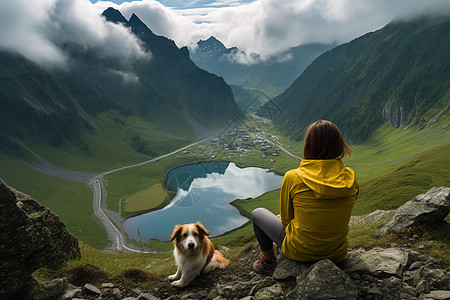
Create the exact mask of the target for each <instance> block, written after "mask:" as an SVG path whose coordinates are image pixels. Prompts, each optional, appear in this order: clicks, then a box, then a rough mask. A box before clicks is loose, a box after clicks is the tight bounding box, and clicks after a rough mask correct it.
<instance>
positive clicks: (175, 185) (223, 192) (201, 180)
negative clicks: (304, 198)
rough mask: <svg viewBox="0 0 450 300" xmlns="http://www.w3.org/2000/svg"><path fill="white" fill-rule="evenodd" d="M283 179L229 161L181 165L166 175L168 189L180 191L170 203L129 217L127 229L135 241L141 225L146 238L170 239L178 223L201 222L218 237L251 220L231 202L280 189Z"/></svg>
mask: <svg viewBox="0 0 450 300" xmlns="http://www.w3.org/2000/svg"><path fill="white" fill-rule="evenodd" d="M282 179H283V177H282V176H279V175H276V174H274V173H273V172H268V170H265V169H261V168H255V167H249V168H243V169H241V168H238V167H236V165H235V164H234V163H229V162H209V163H200V164H192V165H185V166H181V167H178V168H176V169H173V170H172V171H170V173H169V174H168V176H167V180H166V186H167V188H168V189H171V190H176V191H177V194H176V196H175V197H174V198H173V199H172V201H171V202H170V203H169V205H167V206H166V207H165V208H163V209H161V210H158V211H154V212H150V213H146V214H143V215H140V216H136V217H132V218H129V219H127V220H126V221H125V223H124V229H125V232H126V233H127V234H128V235H129V236H130V237H132V238H133V239H135V240H138V236H137V230H138V228H139V232H140V234H141V237H142V240H143V241H147V240H149V239H158V240H161V241H168V240H169V237H170V235H171V233H172V230H173V227H174V226H175V225H177V224H185V223H193V222H196V221H200V222H202V224H203V225H205V227H206V228H207V229H208V230H209V231H210V232H211V235H212V236H217V235H220V234H223V233H225V232H227V231H229V230H232V229H234V228H236V227H239V226H241V225H243V224H244V223H246V222H247V221H248V219H247V218H246V217H244V216H242V215H241V214H239V211H238V210H237V208H235V207H234V206H232V205H230V204H229V203H230V202H232V201H233V200H236V199H246V198H255V197H258V196H260V195H262V194H264V193H266V192H268V191H272V190H276V189H279V188H280V186H281V181H282ZM274 201H277V199H275V200H274Z"/></svg>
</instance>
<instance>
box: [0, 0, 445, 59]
mask: <svg viewBox="0 0 450 300" xmlns="http://www.w3.org/2000/svg"><path fill="white" fill-rule="evenodd" d="M108 7H114V8H116V9H119V10H120V11H121V12H122V14H123V15H124V16H125V18H127V19H129V18H130V16H131V15H132V14H133V13H134V14H136V15H137V16H138V17H139V18H140V19H141V20H142V21H143V22H144V23H145V24H146V25H147V26H148V27H149V28H150V29H151V30H152V31H153V32H154V33H155V34H158V35H163V36H166V37H168V38H170V39H172V40H174V41H175V43H176V44H177V46H178V47H183V46H188V47H189V49H190V50H191V51H194V50H195V46H196V43H197V42H198V41H199V40H200V39H203V40H205V39H207V38H208V37H210V36H212V35H213V36H215V37H216V38H217V39H219V40H220V41H222V42H223V43H224V44H225V46H226V47H238V48H239V49H240V50H243V51H245V52H246V53H248V54H250V53H257V54H259V55H260V56H261V57H262V58H263V59H264V58H267V57H270V56H272V55H276V54H279V53H281V52H283V51H285V50H286V49H288V48H290V47H294V46H298V45H300V44H308V43H338V44H340V43H345V42H348V41H351V40H352V39H355V38H357V37H359V36H361V35H363V34H365V33H367V32H371V31H375V30H378V29H380V28H382V27H383V26H385V25H386V24H387V23H389V22H391V21H392V20H397V19H408V18H412V17H416V16H418V15H421V14H424V13H426V14H430V15H450V1H449V0H376V1H374V0H160V1H156V0H139V1H138V0H135V1H131V0H130V1H121V0H113V1H96V0H33V1H29V0H0V48H3V49H10V50H15V51H19V52H20V53H22V54H23V55H24V56H26V57H28V58H29V59H31V60H33V61H35V62H37V63H38V64H40V65H41V66H43V67H47V68H55V67H63V68H64V67H66V66H67V65H68V64H69V61H70V57H69V55H68V54H67V53H66V52H65V50H64V47H63V46H64V45H66V44H68V43H71V44H75V45H77V46H79V47H81V49H86V50H89V49H95V50H96V52H98V53H99V55H103V56H106V57H115V58H118V59H120V60H122V61H123V62H124V63H126V62H127V61H128V60H133V59H148V58H149V57H151V53H149V52H148V51H146V50H144V49H143V47H142V44H141V42H140V41H139V39H137V38H136V37H135V36H133V35H132V34H131V32H130V31H129V29H127V28H125V27H123V26H121V25H117V24H112V23H109V22H105V20H104V19H103V18H102V17H101V16H100V15H101V13H102V11H103V10H105V9H106V8H108ZM243 61H245V60H243ZM247 63H248V61H247Z"/></svg>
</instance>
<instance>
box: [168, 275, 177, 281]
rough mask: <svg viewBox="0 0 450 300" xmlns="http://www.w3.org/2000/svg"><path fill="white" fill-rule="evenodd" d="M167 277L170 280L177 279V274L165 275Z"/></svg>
mask: <svg viewBox="0 0 450 300" xmlns="http://www.w3.org/2000/svg"><path fill="white" fill-rule="evenodd" d="M167 279H169V280H171V281H172V280H175V279H178V276H177V274H173V275H170V276H167Z"/></svg>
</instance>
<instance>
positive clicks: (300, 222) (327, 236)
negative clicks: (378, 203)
mask: <svg viewBox="0 0 450 300" xmlns="http://www.w3.org/2000/svg"><path fill="white" fill-rule="evenodd" d="M357 193H358V184H357V181H356V177H355V174H354V172H353V170H352V169H350V168H348V167H345V166H344V165H343V163H342V161H341V160H340V159H327V160H303V161H302V163H301V165H300V167H299V168H298V169H295V170H291V171H289V172H288V173H286V175H285V179H284V181H283V187H282V190H281V201H280V203H281V216H282V219H281V222H282V223H283V225H284V226H285V228H286V239H285V242H284V243H283V247H282V251H283V253H284V254H285V255H286V256H287V257H289V258H291V259H295V260H300V261H312V260H319V259H324V258H330V259H332V260H333V261H336V262H338V261H341V260H343V259H344V258H345V256H346V253H347V246H348V238H347V233H348V223H349V220H350V216H351V212H352V209H353V204H354V202H355V199H356V197H357Z"/></svg>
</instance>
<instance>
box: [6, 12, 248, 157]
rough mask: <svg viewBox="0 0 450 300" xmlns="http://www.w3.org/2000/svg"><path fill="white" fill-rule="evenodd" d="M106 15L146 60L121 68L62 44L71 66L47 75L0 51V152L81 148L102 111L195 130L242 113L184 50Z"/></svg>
mask: <svg viewBox="0 0 450 300" xmlns="http://www.w3.org/2000/svg"><path fill="white" fill-rule="evenodd" d="M103 16H104V17H105V18H106V19H107V20H108V21H110V22H116V23H118V22H120V23H122V24H123V25H125V26H127V27H129V28H131V30H132V32H133V33H134V34H135V35H136V36H137V37H139V39H140V40H141V41H142V42H143V46H144V48H145V49H146V51H149V52H151V58H150V59H147V60H139V61H136V62H127V63H124V62H121V61H116V60H114V59H112V58H107V57H104V56H100V55H98V53H96V52H95V51H92V50H91V51H86V50H84V49H80V48H79V47H76V46H75V45H70V44H67V45H63V47H64V50H65V53H69V54H70V67H69V68H67V69H51V70H44V69H43V68H41V67H39V66H38V65H36V64H35V63H33V62H31V61H30V60H28V59H27V58H25V57H24V56H22V55H20V54H19V53H12V52H8V51H4V50H1V51H0V106H1V107H2V109H1V110H0V151H2V152H8V151H9V152H11V151H12V152H16V151H17V150H18V149H17V145H16V143H15V140H19V141H20V140H23V139H25V138H27V137H32V138H36V139H38V140H40V141H41V142H44V143H47V144H50V145H53V146H58V145H61V143H63V142H64V141H68V140H70V141H72V142H74V141H75V142H76V143H77V144H78V145H81V146H82V147H85V146H86V145H84V146H83V141H82V138H81V135H80V131H81V130H83V129H85V128H87V129H88V130H92V129H93V128H94V127H95V123H94V121H93V118H95V116H97V115H98V114H100V113H102V112H104V111H107V110H114V111H117V112H120V114H122V115H124V116H131V115H135V116H137V117H140V118H145V119H151V120H154V121H155V122H160V123H161V126H162V127H163V126H164V124H165V123H170V122H173V121H172V120H177V122H181V123H182V124H184V125H183V126H188V127H189V126H191V127H192V128H193V131H194V129H195V128H194V127H205V128H211V127H213V128H219V127H221V126H223V125H224V124H226V123H228V122H229V120H231V119H233V118H235V117H236V116H239V115H241V114H242V112H241V111H240V109H239V108H238V106H237V105H236V103H235V101H234V97H233V94H232V91H231V88H230V87H229V86H228V85H227V84H226V83H225V81H224V80H223V79H222V78H220V77H218V76H216V75H213V74H210V73H208V72H206V71H204V70H202V69H200V68H199V67H197V66H196V65H195V64H194V63H193V62H192V61H191V60H190V58H189V52H188V50H187V48H186V47H184V48H181V49H179V48H178V47H177V46H176V45H175V43H174V42H173V41H172V40H169V39H167V38H165V37H162V36H157V35H155V34H153V32H152V31H151V30H150V29H149V28H148V27H147V26H146V25H145V24H144V23H143V22H142V21H141V20H140V19H139V18H138V17H137V16H136V15H134V14H133V15H132V16H131V18H130V20H128V21H127V20H126V19H125V18H124V17H123V16H122V14H121V13H120V12H119V11H118V10H115V9H113V8H109V9H107V10H106V11H104V12H103ZM183 122H184V123H183Z"/></svg>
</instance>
